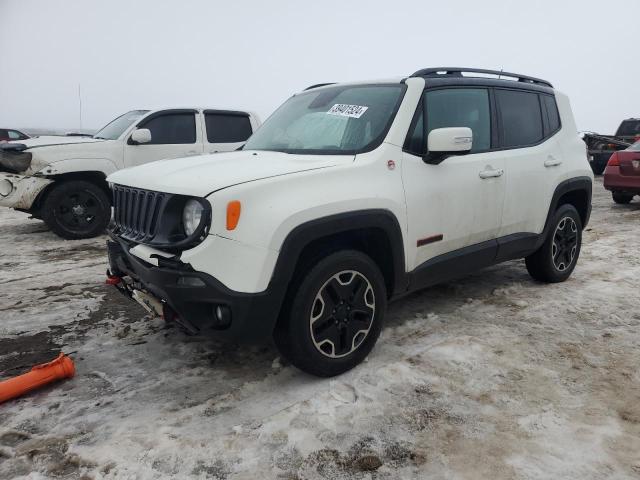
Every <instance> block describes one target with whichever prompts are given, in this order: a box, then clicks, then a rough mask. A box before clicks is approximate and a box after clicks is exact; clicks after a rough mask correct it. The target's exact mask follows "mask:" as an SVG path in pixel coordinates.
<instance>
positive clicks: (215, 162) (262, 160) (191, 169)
mask: <svg viewBox="0 0 640 480" xmlns="http://www.w3.org/2000/svg"><path fill="white" fill-rule="evenodd" d="M353 159H354V156H353V155H294V154H287V153H281V152H267V151H251V150H249V151H244V150H242V151H237V152H229V153H215V154H212V155H202V156H198V157H188V158H178V159H171V160H160V161H158V162H151V163H147V164H145V165H140V166H139V167H133V168H127V169H125V170H120V171H118V172H115V173H113V174H111V175H110V176H109V177H108V178H107V181H109V182H110V183H117V184H119V185H126V186H129V187H136V188H141V189H145V190H154V191H159V192H167V193H176V194H182V195H191V196H197V197H205V196H207V195H209V194H210V193H213V192H215V191H217V190H221V189H223V188H226V187H230V186H233V185H238V184H241V183H247V182H252V181H255V180H261V179H264V178H270V177H277V176H280V175H288V174H292V173H298V172H305V171H309V170H317V169H322V168H329V167H333V166H336V165H341V164H346V163H350V162H353Z"/></svg>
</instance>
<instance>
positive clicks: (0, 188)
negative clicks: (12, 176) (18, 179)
mask: <svg viewBox="0 0 640 480" xmlns="http://www.w3.org/2000/svg"><path fill="white" fill-rule="evenodd" d="M11 192H13V183H11V182H10V181H9V180H7V179H6V178H3V179H2V180H0V197H8V196H9V194H10V193H11Z"/></svg>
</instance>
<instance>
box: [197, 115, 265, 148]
mask: <svg viewBox="0 0 640 480" xmlns="http://www.w3.org/2000/svg"><path fill="white" fill-rule="evenodd" d="M204 121H205V124H206V126H207V140H208V141H209V143H236V142H244V141H245V140H246V139H247V138H249V137H250V136H251V133H253V132H252V130H251V122H250V120H249V117H247V116H246V115H234V114H228V113H207V112H205V114H204Z"/></svg>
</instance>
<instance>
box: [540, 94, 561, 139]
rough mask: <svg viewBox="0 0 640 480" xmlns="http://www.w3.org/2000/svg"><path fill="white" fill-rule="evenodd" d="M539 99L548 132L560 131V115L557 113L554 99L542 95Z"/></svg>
mask: <svg viewBox="0 0 640 480" xmlns="http://www.w3.org/2000/svg"><path fill="white" fill-rule="evenodd" d="M540 98H541V99H542V102H543V103H544V106H545V110H546V114H547V121H548V122H549V132H550V133H554V132H556V131H558V130H559V129H560V114H559V113H558V105H557V104H556V99H555V98H553V97H552V96H551V95H542V96H541V97H540Z"/></svg>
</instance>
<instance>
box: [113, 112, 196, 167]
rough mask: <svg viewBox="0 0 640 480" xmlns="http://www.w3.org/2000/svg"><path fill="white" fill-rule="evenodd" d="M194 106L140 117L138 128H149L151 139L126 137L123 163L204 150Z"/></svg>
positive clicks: (137, 162) (129, 165)
mask: <svg viewBox="0 0 640 480" xmlns="http://www.w3.org/2000/svg"><path fill="white" fill-rule="evenodd" d="M197 113H198V112H197V111H196V110H191V109H180V110H163V111H160V112H156V113H154V114H151V115H150V116H148V117H145V118H143V119H142V120H141V121H140V123H138V125H137V128H147V129H149V130H150V131H151V141H150V142H149V143H144V144H139V145H138V144H134V143H133V142H132V141H131V138H130V136H129V139H128V140H127V141H126V144H125V149H124V164H125V166H126V167H132V166H135V165H142V164H143V163H147V162H153V161H156V160H162V159H166V158H181V157H189V156H192V155H201V154H202V153H203V142H202V129H201V127H200V116H199V115H197Z"/></svg>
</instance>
